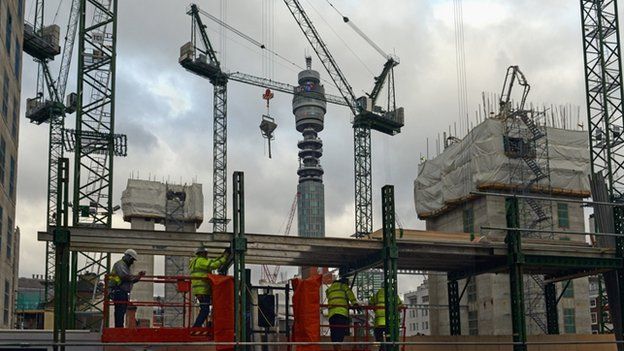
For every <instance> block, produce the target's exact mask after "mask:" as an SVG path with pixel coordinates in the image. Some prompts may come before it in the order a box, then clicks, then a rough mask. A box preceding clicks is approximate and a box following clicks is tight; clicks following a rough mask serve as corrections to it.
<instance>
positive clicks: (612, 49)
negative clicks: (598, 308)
mask: <svg viewBox="0 0 624 351" xmlns="http://www.w3.org/2000/svg"><path fill="white" fill-rule="evenodd" d="M580 9H581V24H582V35H583V58H584V73H585V94H586V95H585V96H586V100H587V119H588V126H589V128H588V129H589V148H590V160H591V173H592V178H600V176H599V175H602V176H603V177H604V181H605V183H606V188H607V196H608V197H607V198H604V199H602V198H598V199H597V198H594V200H597V201H613V202H622V201H624V156H623V155H624V134H623V133H622V123H623V121H624V107H623V106H622V99H624V87H623V86H622V57H621V48H620V32H619V19H618V8H617V1H605V0H580ZM593 195H594V196H596V194H593ZM596 212H597V213H600V212H601V211H595V213H596ZM605 212H606V211H605ZM596 222H597V223H601V222H602V223H604V222H605V221H601V220H600V219H599V218H597V220H596ZM612 223H613V224H614V227H613V229H615V232H616V233H624V225H623V224H624V213H623V212H622V208H621V207H615V208H614V209H613V222H612ZM605 226H607V227H608V224H607V225H605V224H603V225H599V226H598V228H596V231H597V232H609V231H610V229H609V228H605ZM603 240H605V241H607V240H606V239H605V238H604V237H599V238H598V241H599V242H600V241H603ZM605 244H606V243H605ZM608 244H609V246H611V245H613V244H615V249H616V254H617V255H618V257H622V256H624V237H622V236H619V237H616V238H615V243H613V242H611V243H608ZM601 278H602V279H604V283H605V285H606V290H607V297H608V301H609V314H610V315H611V321H612V323H613V331H614V332H615V334H616V340H617V341H618V342H619V344H618V350H619V351H622V350H624V344H622V341H623V340H624V335H623V329H622V326H623V325H624V322H623V319H624V306H623V305H622V304H621V303H620V302H621V296H623V294H624V270H623V269H619V270H617V271H613V272H607V273H604V274H603V275H602V276H601ZM603 317H604V316H603V315H602V314H601V315H599V316H598V318H599V319H600V321H599V324H600V325H601V327H602V326H603V325H604V319H603Z"/></svg>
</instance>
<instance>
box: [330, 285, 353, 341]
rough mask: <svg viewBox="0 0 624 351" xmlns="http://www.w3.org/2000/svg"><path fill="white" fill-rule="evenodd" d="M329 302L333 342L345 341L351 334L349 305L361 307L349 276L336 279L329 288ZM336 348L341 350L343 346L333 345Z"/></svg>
mask: <svg viewBox="0 0 624 351" xmlns="http://www.w3.org/2000/svg"><path fill="white" fill-rule="evenodd" d="M325 295H326V296H327V304H328V309H329V330H330V334H331V341H332V342H343V341H344V337H345V336H346V335H349V324H350V322H349V305H351V306H353V307H356V308H357V307H359V305H358V303H357V300H356V299H355V294H353V291H352V290H351V288H350V287H349V280H348V279H347V277H342V278H340V279H339V280H336V281H334V282H333V283H332V284H331V285H330V286H329V288H327V290H325ZM333 347H334V350H336V351H340V350H341V348H342V346H341V345H338V344H334V345H333Z"/></svg>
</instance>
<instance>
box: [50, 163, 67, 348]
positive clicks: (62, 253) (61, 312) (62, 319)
mask: <svg viewBox="0 0 624 351" xmlns="http://www.w3.org/2000/svg"><path fill="white" fill-rule="evenodd" d="M57 182H58V190H59V191H58V193H57V201H58V202H57V203H58V204H59V206H58V209H59V210H58V212H57V213H56V227H55V228H54V232H53V239H52V240H53V242H54V248H55V251H56V252H55V268H54V275H55V277H54V297H55V298H54V342H55V343H57V342H61V343H64V342H65V331H66V330H67V326H68V322H69V320H68V319H69V313H68V312H69V294H68V292H69V237H70V234H69V229H68V228H67V226H68V196H69V193H68V188H69V160H68V159H66V158H62V159H60V160H59V163H58V180H57ZM61 189H62V190H61ZM59 349H60V350H65V347H64V346H61V347H60V348H59V347H57V346H55V347H54V350H59Z"/></svg>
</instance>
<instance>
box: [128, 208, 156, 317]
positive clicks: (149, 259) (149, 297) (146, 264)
mask: <svg viewBox="0 0 624 351" xmlns="http://www.w3.org/2000/svg"><path fill="white" fill-rule="evenodd" d="M130 228H132V229H138V230H154V220H153V219H148V218H131V219H130ZM132 269H133V271H134V272H135V274H138V272H140V271H145V274H146V275H148V276H150V275H154V256H152V255H139V259H138V261H136V262H135V263H134V265H133V267H132ZM132 300H135V301H153V300H154V284H153V283H144V282H139V283H137V284H135V285H134V288H133V289H132ZM153 315H154V312H153V307H149V306H144V307H139V308H138V309H137V311H136V319H137V326H138V327H146V328H148V327H152V322H153Z"/></svg>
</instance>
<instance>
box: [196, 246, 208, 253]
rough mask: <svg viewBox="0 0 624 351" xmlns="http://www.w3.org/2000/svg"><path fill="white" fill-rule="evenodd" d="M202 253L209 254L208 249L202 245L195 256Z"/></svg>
mask: <svg viewBox="0 0 624 351" xmlns="http://www.w3.org/2000/svg"><path fill="white" fill-rule="evenodd" d="M202 252H208V248H207V247H205V246H203V245H202V246H200V247H198V248H196V249H195V254H198V253H202Z"/></svg>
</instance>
